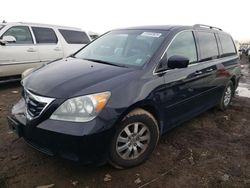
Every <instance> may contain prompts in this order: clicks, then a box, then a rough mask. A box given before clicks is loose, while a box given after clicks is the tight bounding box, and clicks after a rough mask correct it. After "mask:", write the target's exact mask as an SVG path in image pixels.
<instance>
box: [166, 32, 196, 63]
mask: <svg viewBox="0 0 250 188" xmlns="http://www.w3.org/2000/svg"><path fill="white" fill-rule="evenodd" d="M166 55H167V58H169V57H171V56H173V55H180V56H184V57H186V58H188V59H189V62H190V63H194V62H197V53H196V45H195V41H194V35H193V33H192V32H191V31H185V32H182V33H180V34H179V35H177V37H176V38H175V39H174V40H173V42H172V43H171V44H170V46H169V48H168V50H167V53H166Z"/></svg>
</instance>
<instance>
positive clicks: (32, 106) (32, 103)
mask: <svg viewBox="0 0 250 188" xmlns="http://www.w3.org/2000/svg"><path fill="white" fill-rule="evenodd" d="M26 104H27V111H28V113H29V115H31V117H37V116H39V114H40V113H41V112H42V110H43V109H44V107H45V106H46V103H41V102H38V101H36V100H34V99H32V98H31V97H30V98H29V99H28V101H27V102H26Z"/></svg>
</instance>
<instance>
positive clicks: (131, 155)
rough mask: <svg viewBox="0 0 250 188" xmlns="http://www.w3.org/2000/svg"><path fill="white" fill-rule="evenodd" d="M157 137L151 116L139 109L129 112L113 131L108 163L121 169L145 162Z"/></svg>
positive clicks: (156, 127) (154, 123)
mask: <svg viewBox="0 0 250 188" xmlns="http://www.w3.org/2000/svg"><path fill="white" fill-rule="evenodd" d="M136 127H137V128H136ZM159 135H160V134H159V127H158V124H157V121H156V120H155V118H154V117H153V115H152V114H150V113H149V112H147V111H145V110H143V109H140V108H138V109H135V110H133V111H131V112H130V113H129V114H128V115H127V116H126V117H125V118H124V119H123V120H122V121H121V122H120V124H119V125H118V127H117V129H116V131H115V134H114V137H113V139H112V142H111V145H110V150H109V163H110V164H111V165H112V166H114V167H115V168H119V169H123V168H129V167H133V166H137V165H139V164H141V163H143V162H145V161H146V160H147V159H148V157H149V156H150V154H151V153H152V152H153V151H154V149H155V147H156V145H157V143H158V140H159Z"/></svg>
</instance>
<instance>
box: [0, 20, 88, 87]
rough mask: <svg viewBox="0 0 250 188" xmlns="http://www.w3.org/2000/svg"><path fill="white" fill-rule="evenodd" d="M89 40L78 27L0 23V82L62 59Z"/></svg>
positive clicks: (14, 78) (16, 77)
mask: <svg viewBox="0 0 250 188" xmlns="http://www.w3.org/2000/svg"><path fill="white" fill-rule="evenodd" d="M90 41H91V39H90V37H89V35H88V34H87V33H86V32H85V31H82V30H81V29H78V28H73V27H64V26H55V25H44V24H35V23H23V22H18V23H2V24H0V82H4V81H11V80H16V79H19V78H20V75H21V73H22V72H23V71H24V70H26V69H29V68H34V67H38V66H41V65H42V64H44V63H47V62H50V61H53V60H56V59H60V58H65V57H67V56H69V55H70V54H72V53H75V52H76V51H77V50H79V49H80V48H82V47H83V46H84V45H86V44H87V43H89V42H90Z"/></svg>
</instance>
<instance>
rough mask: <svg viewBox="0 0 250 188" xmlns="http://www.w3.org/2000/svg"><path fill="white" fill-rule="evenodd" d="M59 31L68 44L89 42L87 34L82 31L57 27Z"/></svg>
mask: <svg viewBox="0 0 250 188" xmlns="http://www.w3.org/2000/svg"><path fill="white" fill-rule="evenodd" d="M59 32H60V33H61V34H62V36H63V38H64V39H65V41H66V42H67V43H68V44H87V43H89V42H90V40H89V38H88V36H87V34H86V33H85V32H82V31H72V30H65V29H59Z"/></svg>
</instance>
